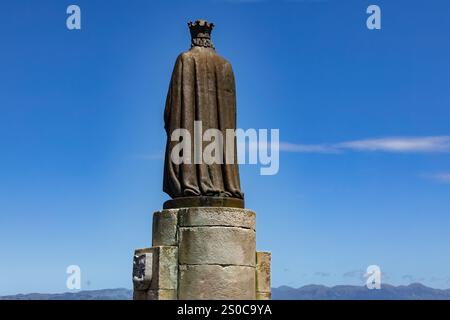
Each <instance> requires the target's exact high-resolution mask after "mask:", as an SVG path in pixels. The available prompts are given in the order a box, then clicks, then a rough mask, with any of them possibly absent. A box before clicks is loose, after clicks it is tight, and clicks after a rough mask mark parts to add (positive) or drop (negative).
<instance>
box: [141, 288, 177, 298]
mask: <svg viewBox="0 0 450 320" xmlns="http://www.w3.org/2000/svg"><path fill="white" fill-rule="evenodd" d="M147 300H177V291H176V290H167V289H159V290H148V293H147Z"/></svg>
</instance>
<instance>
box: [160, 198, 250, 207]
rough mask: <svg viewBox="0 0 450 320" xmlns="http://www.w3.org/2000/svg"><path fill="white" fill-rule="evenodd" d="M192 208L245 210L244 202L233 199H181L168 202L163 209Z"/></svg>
mask: <svg viewBox="0 0 450 320" xmlns="http://www.w3.org/2000/svg"><path fill="white" fill-rule="evenodd" d="M192 207H226V208H240V209H244V200H243V199H238V198H231V197H208V196H202V197H181V198H175V199H171V200H167V201H166V202H164V204H163V209H176V208H192Z"/></svg>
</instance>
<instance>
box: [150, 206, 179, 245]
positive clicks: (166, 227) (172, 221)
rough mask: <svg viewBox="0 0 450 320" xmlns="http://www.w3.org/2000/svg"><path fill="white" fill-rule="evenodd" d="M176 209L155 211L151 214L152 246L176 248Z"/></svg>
mask: <svg viewBox="0 0 450 320" xmlns="http://www.w3.org/2000/svg"><path fill="white" fill-rule="evenodd" d="M177 229H178V209H167V210H162V211H157V212H155V213H154V214H153V228H152V246H154V247H157V246H176V245H177Z"/></svg>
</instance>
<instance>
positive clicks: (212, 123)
mask: <svg viewBox="0 0 450 320" xmlns="http://www.w3.org/2000/svg"><path fill="white" fill-rule="evenodd" d="M194 121H201V122H202V129H203V132H204V131H205V130H207V129H210V128H214V129H219V130H220V131H221V132H222V135H223V138H224V143H223V148H224V151H223V155H224V156H223V160H224V162H223V164H220V163H214V164H210V165H208V164H206V163H205V162H204V161H203V162H202V164H195V163H194V160H193V159H194V142H193V139H194ZM164 123H165V129H166V133H167V145H166V154H165V162H164V185H163V190H164V192H166V193H167V194H168V195H170V196H171V197H172V198H179V197H192V196H221V197H233V198H240V199H242V198H243V194H242V192H241V188H240V181H239V168H238V164H237V156H236V140H235V139H233V144H234V150H233V152H234V155H233V156H232V158H233V159H234V162H233V163H226V161H225V149H226V144H227V141H226V140H227V139H226V129H233V130H235V129H236V88H235V80H234V74H233V70H232V68H231V65H230V63H229V62H228V61H226V60H225V59H224V58H222V57H221V56H219V55H218V54H217V53H216V52H215V50H214V49H213V48H204V47H193V48H192V49H191V50H189V51H187V52H184V53H182V54H180V55H179V56H178V58H177V61H176V63H175V67H174V70H173V73H172V79H171V81H170V85H169V92H168V94H167V100H166V106H165V111H164ZM179 128H184V129H187V130H188V131H189V133H190V136H191V139H192V143H191V155H192V163H190V164H187V163H182V164H175V163H174V162H172V161H171V152H172V149H173V147H174V146H175V145H177V144H179V141H171V134H172V132H173V131H174V130H176V129H179ZM208 143H209V142H206V143H205V142H203V146H205V145H207V144H208ZM228 143H229V142H228Z"/></svg>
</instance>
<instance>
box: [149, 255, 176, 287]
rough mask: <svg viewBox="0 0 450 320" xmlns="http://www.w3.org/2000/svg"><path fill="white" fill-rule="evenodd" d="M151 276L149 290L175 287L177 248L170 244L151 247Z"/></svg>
mask: <svg viewBox="0 0 450 320" xmlns="http://www.w3.org/2000/svg"><path fill="white" fill-rule="evenodd" d="M152 251H153V272H152V273H153V277H152V281H151V284H150V289H151V290H158V289H171V290H175V289H176V288H177V280H178V248H177V247H172V246H159V247H153V248H152Z"/></svg>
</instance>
